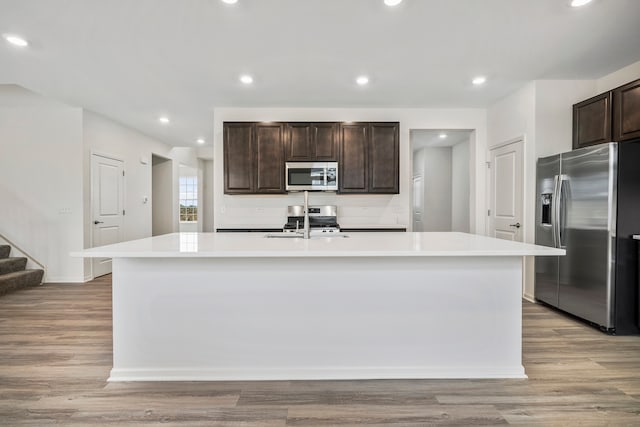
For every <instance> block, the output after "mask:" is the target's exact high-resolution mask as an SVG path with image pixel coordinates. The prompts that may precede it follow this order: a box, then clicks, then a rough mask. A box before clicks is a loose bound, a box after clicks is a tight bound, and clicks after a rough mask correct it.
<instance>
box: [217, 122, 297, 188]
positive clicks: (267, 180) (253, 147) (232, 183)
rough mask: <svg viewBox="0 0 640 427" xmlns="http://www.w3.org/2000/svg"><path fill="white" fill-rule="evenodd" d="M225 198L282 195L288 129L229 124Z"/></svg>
mask: <svg viewBox="0 0 640 427" xmlns="http://www.w3.org/2000/svg"><path fill="white" fill-rule="evenodd" d="M223 134H224V142H223V147H224V166H223V167H224V192H225V194H281V193H284V192H285V182H284V125H283V124H282V123H251V122H225V123H224V125H223Z"/></svg>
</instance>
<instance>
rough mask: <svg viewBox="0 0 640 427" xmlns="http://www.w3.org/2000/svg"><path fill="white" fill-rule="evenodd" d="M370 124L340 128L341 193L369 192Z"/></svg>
mask: <svg viewBox="0 0 640 427" xmlns="http://www.w3.org/2000/svg"><path fill="white" fill-rule="evenodd" d="M368 126H369V125H368V124H366V123H352V124H342V125H341V126H340V160H339V163H338V169H339V172H338V188H339V192H340V193H366V192H367V191H368V178H369V177H368V170H367V145H368V144H367V131H368V129H367V128H368Z"/></svg>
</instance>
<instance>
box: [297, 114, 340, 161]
mask: <svg viewBox="0 0 640 427" xmlns="http://www.w3.org/2000/svg"><path fill="white" fill-rule="evenodd" d="M337 137H338V124H337V123H287V124H286V125H285V140H286V144H285V146H286V160H287V161H316V160H317V161H336V160H337V159H338V156H337V145H338V144H337Z"/></svg>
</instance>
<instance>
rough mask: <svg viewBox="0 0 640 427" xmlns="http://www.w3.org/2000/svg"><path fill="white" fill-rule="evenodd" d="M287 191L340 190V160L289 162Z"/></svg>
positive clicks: (287, 164) (287, 167) (287, 165)
mask: <svg viewBox="0 0 640 427" xmlns="http://www.w3.org/2000/svg"><path fill="white" fill-rule="evenodd" d="M285 169H286V178H287V184H286V189H287V191H304V190H308V191H338V162H287V163H286V168H285Z"/></svg>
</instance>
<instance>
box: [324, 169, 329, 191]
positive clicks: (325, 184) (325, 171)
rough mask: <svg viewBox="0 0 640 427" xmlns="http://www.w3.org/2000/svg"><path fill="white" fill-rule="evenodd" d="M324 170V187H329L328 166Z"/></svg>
mask: <svg viewBox="0 0 640 427" xmlns="http://www.w3.org/2000/svg"><path fill="white" fill-rule="evenodd" d="M323 170H324V188H327V181H328V178H327V168H324V169H323Z"/></svg>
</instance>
